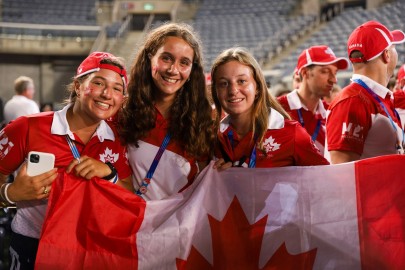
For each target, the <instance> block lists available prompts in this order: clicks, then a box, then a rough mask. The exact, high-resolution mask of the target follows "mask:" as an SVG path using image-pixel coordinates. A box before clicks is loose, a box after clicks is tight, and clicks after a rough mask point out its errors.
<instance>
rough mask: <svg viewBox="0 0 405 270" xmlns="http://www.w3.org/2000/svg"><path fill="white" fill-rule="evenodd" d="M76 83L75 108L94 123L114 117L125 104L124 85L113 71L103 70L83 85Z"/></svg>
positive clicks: (89, 77)
mask: <svg viewBox="0 0 405 270" xmlns="http://www.w3.org/2000/svg"><path fill="white" fill-rule="evenodd" d="M76 83H77V88H76V89H78V90H76V91H77V101H76V102H75V106H78V108H79V110H80V111H82V112H83V115H86V116H87V117H88V118H89V119H92V120H93V121H96V122H97V121H101V120H106V119H108V118H110V117H112V116H113V115H115V114H116V113H117V111H118V110H119V108H120V107H121V105H122V103H123V102H124V83H123V81H122V78H121V76H120V75H119V74H118V73H116V72H114V71H112V70H109V69H101V70H100V71H98V72H94V73H91V74H90V75H89V76H88V77H87V78H86V79H85V80H84V81H83V82H82V83H79V82H76Z"/></svg>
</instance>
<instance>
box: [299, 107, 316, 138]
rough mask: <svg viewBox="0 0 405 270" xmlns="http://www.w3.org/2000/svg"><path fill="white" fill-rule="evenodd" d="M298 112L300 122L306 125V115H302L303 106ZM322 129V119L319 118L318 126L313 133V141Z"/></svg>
mask: <svg viewBox="0 0 405 270" xmlns="http://www.w3.org/2000/svg"><path fill="white" fill-rule="evenodd" d="M297 113H298V118H299V122H300V124H301V126H302V127H304V117H302V111H301V108H300V109H299V110H297ZM320 130H321V119H318V121H317V122H316V128H315V130H314V133H313V134H312V135H311V139H312V141H316V138H317V137H318V135H319V131H320Z"/></svg>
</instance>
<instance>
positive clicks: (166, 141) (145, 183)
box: [136, 133, 170, 195]
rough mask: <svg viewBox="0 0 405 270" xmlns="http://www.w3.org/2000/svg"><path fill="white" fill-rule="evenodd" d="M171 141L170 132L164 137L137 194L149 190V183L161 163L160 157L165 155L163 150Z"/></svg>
mask: <svg viewBox="0 0 405 270" xmlns="http://www.w3.org/2000/svg"><path fill="white" fill-rule="evenodd" d="M169 141H170V134H169V133H167V134H166V136H165V138H164V139H163V142H162V144H161V145H160V147H159V150H158V152H157V153H156V156H155V158H154V159H153V161H152V164H151V165H150V168H149V170H148V172H147V173H146V176H145V178H144V179H143V181H142V183H141V186H140V188H139V189H138V190H137V191H136V194H137V195H142V194H145V193H146V192H147V191H148V185H149V184H150V180H151V179H152V177H153V174H154V173H155V170H156V168H157V166H158V164H159V161H160V158H161V157H162V155H163V152H164V151H165V149H166V147H167V145H168V144H169Z"/></svg>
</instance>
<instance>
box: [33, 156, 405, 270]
mask: <svg viewBox="0 0 405 270" xmlns="http://www.w3.org/2000/svg"><path fill="white" fill-rule="evenodd" d="M404 164H405V156H399V155H392V156H384V157H378V158H371V159H365V160H362V161H357V162H351V163H346V164H340V165H329V166H313V167H284V168H272V169H245V168H231V169H228V170H226V171H223V172H218V171H217V170H214V169H212V164H211V165H210V166H209V167H208V168H206V169H205V170H204V171H203V172H201V174H200V175H199V177H198V179H197V180H196V181H195V182H194V183H193V185H192V186H190V187H189V188H188V189H187V190H185V191H184V192H182V193H179V194H176V195H174V196H172V197H170V198H167V199H164V200H160V201H148V202H145V201H143V200H142V199H141V198H140V197H138V196H136V195H133V194H132V193H130V192H128V191H125V190H123V189H121V188H120V187H118V186H114V185H113V184H111V183H109V182H107V181H103V180H99V179H93V180H91V181H85V180H82V179H79V178H75V177H74V176H70V175H66V174H63V175H61V177H60V178H59V179H58V181H56V182H55V184H54V186H53V189H52V194H51V197H50V200H49V207H48V213H47V218H46V221H45V223H44V227H43V231H42V237H41V240H40V245H39V250H38V256H37V261H36V268H37V269H405V177H404V167H402V166H404ZM152 184H153V181H152Z"/></svg>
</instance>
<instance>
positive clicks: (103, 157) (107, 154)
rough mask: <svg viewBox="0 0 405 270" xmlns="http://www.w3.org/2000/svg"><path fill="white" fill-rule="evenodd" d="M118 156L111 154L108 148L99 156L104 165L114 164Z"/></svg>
mask: <svg viewBox="0 0 405 270" xmlns="http://www.w3.org/2000/svg"><path fill="white" fill-rule="evenodd" d="M118 157H119V154H113V152H112V150H111V149H110V148H108V147H107V148H106V149H105V150H104V154H100V161H102V162H104V163H106V162H110V163H115V162H116V161H117V160H118Z"/></svg>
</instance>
